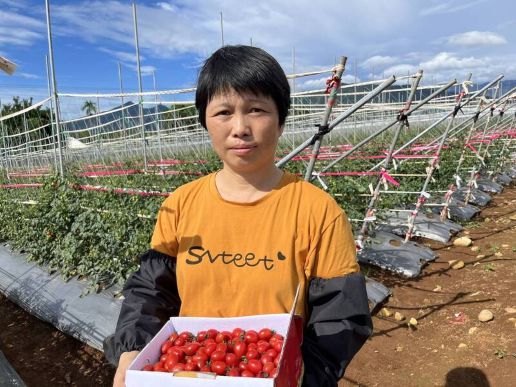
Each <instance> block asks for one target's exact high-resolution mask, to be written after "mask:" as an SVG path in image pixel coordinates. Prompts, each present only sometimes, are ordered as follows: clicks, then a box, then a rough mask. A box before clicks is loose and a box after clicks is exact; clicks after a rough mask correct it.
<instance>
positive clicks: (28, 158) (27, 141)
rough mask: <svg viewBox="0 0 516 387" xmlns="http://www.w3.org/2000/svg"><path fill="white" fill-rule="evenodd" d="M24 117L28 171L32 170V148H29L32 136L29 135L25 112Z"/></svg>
mask: <svg viewBox="0 0 516 387" xmlns="http://www.w3.org/2000/svg"><path fill="white" fill-rule="evenodd" d="M22 119H23V129H25V152H26V153H27V172H30V170H31V166H30V154H29V152H30V148H29V142H30V137H29V127H28V125H27V117H26V116H25V113H23V115H22ZM20 140H21V136H20Z"/></svg>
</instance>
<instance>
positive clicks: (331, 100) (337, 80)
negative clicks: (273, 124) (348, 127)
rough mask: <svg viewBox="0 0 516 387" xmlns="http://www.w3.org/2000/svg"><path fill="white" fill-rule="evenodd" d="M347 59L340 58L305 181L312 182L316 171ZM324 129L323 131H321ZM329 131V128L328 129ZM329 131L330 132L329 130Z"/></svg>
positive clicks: (313, 146)
mask: <svg viewBox="0 0 516 387" xmlns="http://www.w3.org/2000/svg"><path fill="white" fill-rule="evenodd" d="M347 59H348V58H347V57H345V56H343V57H341V58H340V63H339V65H338V66H337V70H336V72H335V74H334V75H333V87H332V88H331V91H330V95H329V97H328V103H327V105H326V110H325V112H324V116H323V119H322V123H321V125H320V127H319V130H320V133H321V134H320V135H319V136H317V137H315V138H314V140H315V141H314V142H313V144H312V154H311V155H310V161H309V162H308V167H307V169H306V173H305V180H310V178H311V177H312V172H313V170H314V166H315V162H316V160H317V155H318V154H319V149H320V148H321V142H322V139H323V137H324V134H325V133H324V131H325V130H326V129H327V126H328V120H329V119H330V114H331V111H332V109H333V105H335V102H336V100H337V92H338V91H339V88H340V79H341V78H342V73H343V72H344V69H345V67H346V61H347ZM321 129H322V131H321ZM328 129H329V128H328ZM328 131H329V130H328Z"/></svg>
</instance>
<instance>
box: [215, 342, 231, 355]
mask: <svg viewBox="0 0 516 387" xmlns="http://www.w3.org/2000/svg"><path fill="white" fill-rule="evenodd" d="M216 351H222V352H224V353H226V352H227V351H228V346H227V345H226V344H224V343H218V344H217V349H216Z"/></svg>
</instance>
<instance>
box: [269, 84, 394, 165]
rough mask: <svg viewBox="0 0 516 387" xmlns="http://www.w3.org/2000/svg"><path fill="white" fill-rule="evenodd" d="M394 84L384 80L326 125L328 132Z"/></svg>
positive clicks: (299, 147)
mask: <svg viewBox="0 0 516 387" xmlns="http://www.w3.org/2000/svg"><path fill="white" fill-rule="evenodd" d="M394 82H396V78H395V77H394V75H393V76H391V77H390V78H388V79H386V80H385V81H384V82H383V83H382V84H381V85H379V86H378V87H377V88H376V89H374V90H372V91H370V92H369V93H368V94H367V95H365V96H364V97H362V98H361V99H360V100H359V101H358V102H357V103H355V104H353V106H350V107H349V108H348V109H347V110H346V111H345V112H343V113H342V114H341V115H340V116H338V117H337V118H335V119H334V120H333V121H332V122H331V124H329V125H328V130H330V131H331V130H332V129H333V128H335V127H336V126H337V125H338V124H340V123H341V122H342V121H344V120H345V119H346V118H348V117H349V116H351V115H352V114H353V113H355V112H356V111H357V110H358V109H360V108H361V107H362V106H364V105H365V104H366V103H368V102H369V101H370V100H371V99H373V98H374V97H375V96H376V95H378V94H379V93H381V92H382V91H383V90H384V89H386V88H387V87H389V86H390V85H392V84H393V83H394ZM328 116H329V114H328ZM320 136H321V134H320V133H316V134H314V135H313V136H312V137H310V138H309V139H307V140H306V141H305V142H303V143H302V144H301V145H299V146H298V147H297V148H296V149H294V150H293V151H292V152H290V153H289V154H288V155H287V156H285V157H283V158H282V159H281V160H280V161H278V162H277V163H276V166H278V167H281V166H283V165H284V164H285V163H287V161H289V160H290V159H291V158H292V157H294V156H296V155H297V154H299V153H300V152H301V151H303V150H304V149H305V148H306V147H307V146H309V145H311V144H313V143H315V141H316V139H317V138H318V137H320Z"/></svg>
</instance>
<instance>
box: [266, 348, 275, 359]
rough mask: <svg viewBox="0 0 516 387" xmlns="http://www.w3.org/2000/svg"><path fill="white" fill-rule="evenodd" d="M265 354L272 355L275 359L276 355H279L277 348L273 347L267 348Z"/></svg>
mask: <svg viewBox="0 0 516 387" xmlns="http://www.w3.org/2000/svg"><path fill="white" fill-rule="evenodd" d="M265 355H267V356H270V357H272V358H273V359H274V358H276V356H278V352H276V350H275V349H273V348H271V349H269V350H267V352H265Z"/></svg>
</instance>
